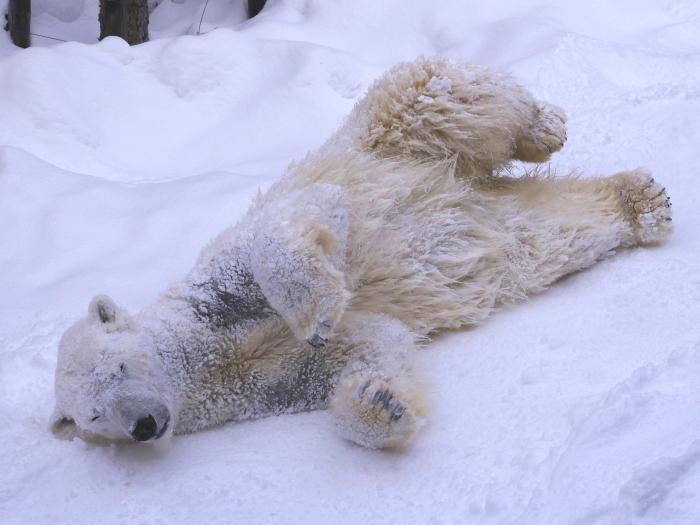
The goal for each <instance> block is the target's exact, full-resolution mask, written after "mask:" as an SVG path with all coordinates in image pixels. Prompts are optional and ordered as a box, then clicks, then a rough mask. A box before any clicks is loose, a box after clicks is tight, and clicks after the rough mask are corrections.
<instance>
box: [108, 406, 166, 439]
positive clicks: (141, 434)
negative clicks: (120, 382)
mask: <svg viewBox="0 0 700 525" xmlns="http://www.w3.org/2000/svg"><path fill="white" fill-rule="evenodd" d="M115 411H116V416H117V420H118V421H119V423H120V424H121V427H122V429H123V430H124V432H125V433H126V434H128V435H129V436H130V437H131V438H132V439H134V440H135V441H140V442H147V441H155V440H156V439H160V438H161V437H163V436H164V435H165V434H166V433H167V431H168V429H169V428H170V410H169V409H168V407H167V406H166V405H165V404H164V403H163V402H162V401H160V400H159V399H156V398H152V397H139V396H127V397H123V398H121V399H119V400H118V401H117V402H116V405H115Z"/></svg>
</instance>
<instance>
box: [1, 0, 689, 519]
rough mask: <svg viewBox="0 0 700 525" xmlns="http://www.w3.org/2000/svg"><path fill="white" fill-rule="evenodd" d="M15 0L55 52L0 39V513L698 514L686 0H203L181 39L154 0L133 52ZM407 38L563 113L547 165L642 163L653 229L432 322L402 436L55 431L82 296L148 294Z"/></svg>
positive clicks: (304, 431) (310, 423)
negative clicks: (390, 448) (497, 75)
mask: <svg viewBox="0 0 700 525" xmlns="http://www.w3.org/2000/svg"><path fill="white" fill-rule="evenodd" d="M0 4H2V5H4V4H5V2H0ZM33 4H34V30H35V31H36V32H38V33H42V34H46V35H49V36H54V37H58V38H64V39H70V40H74V42H70V43H65V44H56V41H51V40H47V39H44V38H41V37H35V38H34V41H35V43H36V46H35V47H32V48H30V49H28V50H24V51H22V50H18V49H16V48H13V46H12V45H11V44H10V43H9V41H7V39H6V36H5V35H4V34H0V523H3V524H15V523H16V524H25V523H35V524H39V523H196V522H200V523H397V524H404V523H421V524H423V523H486V524H491V523H493V524H533V525H542V524H555V525H559V524H608V523H611V524H619V525H627V524H630V525H631V524H634V525H636V524H661V523H670V524H689V525H690V524H696V523H700V235H699V234H698V231H700V212H699V211H698V209H697V207H698V206H700V191H699V190H698V188H699V187H700V175H699V172H700V169H699V168H698V166H699V165H700V160H699V159H700V5H699V4H698V3H697V2H696V0H636V1H633V0H615V1H607V0H590V1H588V2H570V1H568V0H558V1H551V2H542V1H536V0H502V1H499V2H484V1H481V2H477V1H471V0H434V1H433V2H409V1H406V0H385V1H382V2H376V1H374V0H333V1H331V0H269V1H268V5H267V7H266V8H265V10H264V11H263V13H261V15H259V16H258V17H256V18H255V19H253V20H251V21H245V20H244V18H245V10H244V8H243V6H242V1H241V0H210V2H209V6H208V8H207V12H206V13H205V16H204V17H203V22H202V25H201V29H200V27H199V20H200V18H201V14H202V9H203V7H204V0H185V1H184V3H172V2H170V1H169V0H164V1H163V2H162V3H160V5H158V7H157V8H156V10H155V11H154V13H153V15H152V20H151V36H152V38H153V40H152V41H151V42H150V43H147V44H144V45H141V46H137V47H133V48H129V47H128V46H127V45H126V44H125V43H123V42H122V41H120V40H118V39H114V38H109V39H106V40H105V41H103V42H100V43H97V42H95V40H96V35H97V33H98V28H97V23H96V4H97V2H86V1H84V0H35V1H34V2H33ZM2 5H0V8H2V9H4V7H2ZM197 32H201V33H202V34H200V35H197V34H196V33H197ZM183 35H185V36H183ZM419 54H426V55H435V54H439V55H444V56H448V57H450V58H453V59H457V60H462V61H469V62H478V63H484V64H488V65H492V66H497V67H501V68H504V69H506V70H509V71H510V72H511V73H512V74H513V75H515V76H516V77H517V78H518V79H519V80H520V81H521V82H522V83H523V84H525V85H526V86H527V87H528V88H530V89H531V90H532V91H533V92H534V93H536V94H537V95H538V96H539V97H542V98H545V99H547V100H550V101H552V102H554V103H557V104H559V105H561V106H563V107H564V108H566V110H567V112H568V115H569V118H570V120H569V128H568V129H569V131H568V137H569V142H568V144H567V146H566V147H565V149H564V151H563V152H562V153H560V154H557V155H556V156H555V159H554V161H553V162H552V168H554V169H557V170H561V171H568V170H570V169H579V170H580V171H581V172H583V173H585V174H589V175H602V174H608V173H612V172H615V171H617V170H620V169H623V168H630V167H636V166H639V165H643V166H647V167H649V168H650V169H651V170H652V171H654V172H655V175H656V177H657V179H658V180H660V181H663V182H664V183H665V184H666V186H667V188H668V192H669V194H670V195H671V197H672V198H673V204H674V213H675V218H674V221H675V224H676V232H675V234H674V236H673V238H672V239H671V241H670V242H669V243H667V244H666V245H664V246H661V247H658V248H654V249H644V250H634V251H628V252H623V253H620V254H618V255H617V256H616V257H615V258H613V259H610V260H607V261H605V262H603V263H601V264H599V265H597V266H595V267H594V268H592V269H591V270H589V271H586V272H584V273H581V274H577V275H575V276H572V277H570V278H567V279H565V280H564V281H563V282H561V283H559V284H557V285H556V286H554V287H553V288H552V289H551V290H550V291H548V292H547V293H545V294H543V295H541V296H539V297H536V298H533V299H532V300H531V301H530V302H529V303H527V304H523V305H519V306H517V307H513V308H510V309H508V310H507V311H502V312H500V313H499V314H497V315H495V316H494V317H493V318H492V319H491V320H490V321H489V322H487V323H486V324H485V325H484V326H482V327H479V328H477V329H474V330H471V331H464V332H456V333H450V334H445V335H443V336H441V337H439V338H437V339H436V341H435V342H434V343H433V344H432V345H431V346H430V347H429V348H428V349H426V350H425V351H423V352H422V353H421V355H420V356H419V359H420V363H421V366H422V368H423V369H424V371H425V376H426V377H427V379H428V380H429V381H430V382H431V388H432V405H433V406H432V412H431V417H430V422H429V424H428V425H427V427H426V428H425V430H424V431H423V432H422V433H421V434H420V435H419V436H418V439H417V440H416V442H415V443H414V444H413V445H412V446H411V447H410V448H408V449H407V450H404V451H403V452H400V453H380V452H372V451H368V450H365V449H362V448H359V447H356V446H353V445H351V444H349V443H346V442H343V441H340V440H339V439H337V438H336V436H335V435H334V434H333V432H332V430H331V428H330V424H329V418H328V415H327V414H325V413H323V412H317V413H309V414H300V415H294V416H284V417H277V418H271V419H266V420H260V421H255V422H248V423H240V424H229V425H226V426H223V427H221V428H218V429H215V430H212V431H209V432H202V433H198V434H195V435H190V436H183V437H177V438H175V439H173V440H172V442H171V443H170V444H169V445H156V446H113V447H107V448H105V447H96V446H91V445H86V444H84V443H82V442H80V441H73V442H63V441H57V440H56V439H54V438H53V436H52V435H51V434H50V433H49V432H47V430H46V424H47V419H48V416H49V414H50V412H51V409H52V405H53V393H52V386H53V368H54V364H55V353H56V345H57V341H58V338H59V337H60V335H61V333H62V331H63V330H64V329H65V328H66V327H67V326H68V325H69V324H70V323H71V322H72V320H74V319H75V318H76V317H78V316H81V315H83V313H84V311H85V309H86V307H87V303H88V301H89V299H90V298H91V297H92V296H93V295H94V294H96V293H100V292H104V293H109V294H110V295H111V296H113V297H114V298H115V299H116V300H117V301H118V302H120V303H122V304H124V305H125V306H126V307H128V308H129V309H130V310H136V309H138V308H140V307H141V306H143V305H144V304H146V303H147V302H148V301H149V300H150V299H151V298H153V297H154V296H155V294H156V293H157V292H158V291H159V290H161V289H162V288H164V287H165V286H166V284H168V283H169V282H171V281H174V280H176V279H178V277H179V276H181V275H182V274H184V272H186V271H187V269H188V268H189V267H190V266H191V265H192V264H193V261H194V259H195V257H196V255H197V254H198V252H199V250H200V248H201V247H202V246H203V245H204V244H205V243H206V242H207V241H208V240H209V239H210V238H211V237H212V236H214V235H215V234H216V233H217V232H218V231H220V230H221V229H223V228H224V227H225V226H227V225H228V224H230V223H231V222H233V221H235V220H236V218H237V217H239V216H240V215H241V214H242V213H243V211H244V210H245V208H246V206H247V205H248V203H249V202H250V200H251V199H252V197H253V195H254V194H255V192H257V189H258V187H262V188H265V187H266V186H267V185H268V184H269V183H270V181H272V180H273V179H274V178H275V177H276V176H278V175H279V174H280V173H281V171H282V169H283V168H284V166H285V165H286V164H287V163H288V162H289V161H291V160H292V159H293V158H298V157H300V156H302V155H304V153H305V152H306V151H308V150H309V149H311V148H313V147H315V146H316V145H318V144H319V143H320V142H322V141H323V139H324V138H325V137H326V136H327V135H328V134H329V133H330V132H331V131H332V130H333V129H334V128H335V127H336V126H337V125H338V124H339V122H340V121H341V120H342V118H343V116H344V115H345V114H346V113H347V112H348V111H349V110H350V108H351V107H352V105H353V103H354V102H355V101H356V100H357V99H358V97H360V96H361V95H362V93H363V91H364V90H365V89H366V88H367V86H368V84H369V83H370V82H371V81H372V79H373V78H375V77H376V76H378V75H379V74H380V73H381V72H382V71H383V70H384V69H386V68H387V67H389V66H390V65H392V64H394V63H395V62H397V61H400V60H405V59H411V58H413V57H415V56H417V55H419Z"/></svg>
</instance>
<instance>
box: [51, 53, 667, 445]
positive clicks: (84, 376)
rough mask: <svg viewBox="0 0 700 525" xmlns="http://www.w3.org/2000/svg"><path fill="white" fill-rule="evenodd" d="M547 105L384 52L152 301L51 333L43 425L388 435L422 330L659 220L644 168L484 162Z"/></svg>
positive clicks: (116, 436) (118, 430)
mask: <svg viewBox="0 0 700 525" xmlns="http://www.w3.org/2000/svg"><path fill="white" fill-rule="evenodd" d="M565 122H566V118H565V116H564V113H563V111H561V110H560V109H559V108H556V107H555V106H551V105H548V104H545V103H540V102H538V101H536V100H535V99H534V98H533V97H532V96H531V95H530V94H529V93H528V92H527V91H525V90H524V89H523V88H521V87H520V86H518V85H517V84H515V83H513V81H512V80H511V79H510V78H508V77H506V76H503V75H500V74H498V73H494V72H492V71H489V70H487V69H485V68H481V67H477V66H462V65H455V64H451V63H449V62H446V61H444V60H439V59H435V60H427V59H420V60H417V61H415V62H411V63H405V64H400V65H398V66H396V67H395V68H393V69H392V70H390V71H389V72H388V73H386V74H385V75H384V77H382V78H381V79H379V80H378V81H377V82H376V83H375V84H374V85H373V86H372V87H371V88H370V89H369V91H368V93H367V95H366V96H365V97H364V99H363V100H361V101H360V102H359V103H358V104H357V106H356V107H355V109H354V110H353V112H352V113H351V115H350V116H349V118H348V119H347V121H346V122H345V123H344V125H343V126H342V127H341V128H340V130H339V131H338V132H337V133H336V134H335V135H334V136H333V137H332V138H331V139H330V140H329V141H328V142H327V143H326V144H324V145H323V146H322V147H321V148H319V150H318V151H316V152H314V153H313V154H310V155H309V156H307V157H306V158H305V159H303V160H302V161H300V162H299V163H297V164H294V165H292V166H290V168H289V169H288V171H287V173H286V174H285V175H284V176H283V177H282V178H281V179H280V180H278V181H277V182H276V183H275V184H274V185H273V186H272V187H271V188H270V189H269V190H268V192H267V193H266V194H264V195H262V196H260V197H259V198H258V199H257V200H256V202H255V203H253V205H252V207H251V209H250V210H249V211H248V213H247V214H246V215H245V217H244V218H243V219H242V220H241V221H240V222H239V223H238V224H237V225H235V226H233V227H231V228H229V229H228V230H226V231H224V232H223V233H222V234H221V235H219V237H218V238H217V239H215V240H214V241H213V242H212V243H211V244H210V245H209V246H208V247H207V248H206V249H205V250H204V251H203V252H202V254H201V256H200V258H199V260H198V262H197V264H196V266H195V268H194V269H193V270H192V271H191V272H190V273H189V274H188V275H187V276H186V277H185V278H184V279H183V280H182V281H180V282H178V283H176V284H174V285H173V286H171V287H170V289H168V290H167V292H165V293H164V294H162V295H161V296H160V297H159V298H158V299H157V300H156V301H155V302H154V303H152V304H151V305H149V306H148V307H146V308H145V309H144V310H142V311H141V312H138V313H137V314H135V315H133V316H130V315H128V314H127V313H126V312H125V311H124V310H122V309H121V308H119V307H118V306H116V305H115V304H114V302H112V301H111V300H110V299H109V298H107V297H104V296H98V297H96V298H95V299H94V300H93V301H92V303H91V304H90V306H89V308H88V314H87V316H86V318H84V319H82V320H80V321H78V322H77V323H76V324H75V325H74V326H73V327H71V328H70V329H69V330H68V331H67V332H66V334H65V335H64V336H63V338H62V340H61V342H60V345H59V356H58V365H57V369H56V383H55V388H56V410H55V413H54V417H53V420H52V428H53V430H54V432H56V433H57V434H58V435H63V436H68V437H70V436H74V435H78V436H80V437H83V438H85V439H104V440H121V439H130V440H136V441H153V440H156V439H159V438H162V437H163V436H169V435H170V434H171V433H176V434H177V433H185V432H192V431H196V430H199V429H203V428H206V427H210V426H213V425H217V424H220V423H223V422H226V421H235V420H242V419H247V418H255V417H261V416H265V415H271V414H279V413H283V412H294V411H301V410H313V409H318V408H330V410H331V412H332V414H333V420H334V424H335V426H336V429H337V430H338V432H339V434H340V435H341V436H343V437H345V438H347V439H350V440H352V441H354V442H356V443H358V444H361V445H364V446H367V447H372V448H387V447H396V446H400V445H402V444H403V443H405V442H406V441H408V440H409V439H410V438H411V437H412V436H413V435H414V434H415V433H416V431H417V430H418V429H419V428H420V426H421V424H422V423H423V421H424V418H425V408H424V403H423V401H422V396H423V392H422V389H421V387H420V384H421V383H420V380H419V377H417V375H418V374H417V371H416V370H414V368H413V366H412V355H413V353H414V351H415V349H416V348H417V346H418V345H420V344H422V342H424V341H425V340H426V336H428V335H430V334H432V333H434V332H436V331H438V330H440V329H445V328H457V327H460V326H469V325H474V324H477V323H479V322H481V321H482V320H484V319H485V318H486V317H487V316H488V315H489V314H490V313H491V312H492V311H493V309H494V308H496V307H498V306H499V305H502V304H504V303H508V302H514V301H518V300H522V299H524V298H525V297H526V296H527V295H528V294H532V293H536V292H539V291H541V290H543V289H544V288H546V287H547V286H548V285H550V284H551V283H552V282H554V281H555V280H557V279H558V278H560V277H561V276H563V275H566V274H568V273H571V272H574V271H577V270H580V269H582V268H585V267H587V266H590V265H591V264H593V263H594V262H596V261H597V260H599V259H601V258H603V257H606V256H608V255H610V254H611V253H613V251H614V250H616V249H618V248H621V247H632V246H637V245H643V244H653V243H657V242H659V241H661V240H663V239H664V238H665V237H666V236H668V234H669V233H670V232H671V222H670V221H671V214H670V204H669V199H668V197H667V196H666V193H665V190H664V188H663V187H661V186H660V185H659V184H658V183H657V182H656V181H655V180H654V179H653V178H652V177H651V176H650V175H649V174H648V173H647V172H645V171H644V170H633V171H629V172H623V173H618V174H616V175H612V176H610V177H606V178H600V179H580V178H575V177H558V178H553V177H540V176H527V177H521V178H513V177H506V176H502V175H500V174H499V170H500V169H501V168H503V167H504V166H506V165H507V164H508V163H509V162H510V161H511V160H513V159H517V160H521V161H525V162H542V161H546V160H547V159H548V158H549V156H550V155H551V154H552V153H554V152H556V151H557V150H558V149H560V148H561V147H562V145H563V144H564V141H565V139H566V132H565Z"/></svg>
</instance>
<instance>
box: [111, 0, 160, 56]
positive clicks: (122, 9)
mask: <svg viewBox="0 0 700 525" xmlns="http://www.w3.org/2000/svg"><path fill="white" fill-rule="evenodd" d="M99 20H100V40H102V39H103V38H104V37H106V36H119V37H121V38H123V39H124V40H126V41H127V42H129V44H130V45H132V46H133V45H135V44H140V43H142V42H146V41H147V40H148V1H147V0H100V17H99Z"/></svg>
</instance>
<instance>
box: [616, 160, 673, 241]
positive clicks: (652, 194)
mask: <svg viewBox="0 0 700 525" xmlns="http://www.w3.org/2000/svg"><path fill="white" fill-rule="evenodd" d="M611 179H612V181H613V185H614V186H615V188H616V189H617V191H618V194H619V198H620V202H621V204H622V208H623V211H624V213H625V216H626V218H627V221H628V222H629V223H630V225H631V226H632V229H633V231H634V235H635V241H636V243H637V244H655V243H658V242H660V241H662V240H664V239H665V238H666V237H668V236H669V235H670V233H671V231H672V229H673V228H672V222H671V221H672V218H671V198H670V197H669V196H668V195H667V194H666V188H664V187H663V186H662V185H661V184H659V183H658V182H656V181H655V180H654V178H653V177H652V176H651V173H649V172H648V171H646V170H643V169H637V170H634V171H626V172H622V173H618V174H616V175H613V176H612V177H611Z"/></svg>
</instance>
